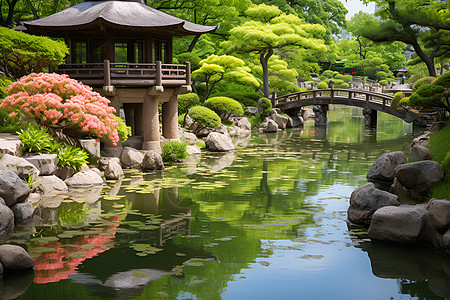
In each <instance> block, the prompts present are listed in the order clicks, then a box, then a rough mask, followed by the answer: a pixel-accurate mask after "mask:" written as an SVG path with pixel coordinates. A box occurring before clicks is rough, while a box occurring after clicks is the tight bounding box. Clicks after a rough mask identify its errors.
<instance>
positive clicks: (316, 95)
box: [274, 89, 393, 107]
mask: <svg viewBox="0 0 450 300" xmlns="http://www.w3.org/2000/svg"><path fill="white" fill-rule="evenodd" d="M324 97H326V98H331V102H332V101H333V99H334V98H339V99H345V98H347V99H349V100H350V99H353V100H355V99H356V100H361V101H366V102H378V103H380V104H382V105H383V107H385V106H390V104H391V101H392V98H393V96H391V95H386V94H383V93H376V92H370V91H365V90H354V89H321V90H308V91H302V92H297V93H292V94H288V95H284V96H280V97H277V98H276V99H275V103H274V105H277V104H281V103H287V102H291V101H297V100H301V99H304V98H312V99H313V100H316V99H320V98H324Z"/></svg>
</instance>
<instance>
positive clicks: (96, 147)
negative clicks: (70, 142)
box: [79, 139, 100, 158]
mask: <svg viewBox="0 0 450 300" xmlns="http://www.w3.org/2000/svg"><path fill="white" fill-rule="evenodd" d="M79 141H80V145H81V147H83V148H84V150H86V151H87V152H88V153H89V154H91V155H92V156H93V157H97V158H98V157H100V142H99V141H97V140H95V139H85V140H79Z"/></svg>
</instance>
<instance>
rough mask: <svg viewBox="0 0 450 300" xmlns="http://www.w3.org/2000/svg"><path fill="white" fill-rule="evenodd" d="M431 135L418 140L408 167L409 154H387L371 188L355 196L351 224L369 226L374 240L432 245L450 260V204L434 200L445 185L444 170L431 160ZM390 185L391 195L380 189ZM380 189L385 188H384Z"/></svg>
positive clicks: (378, 163) (371, 177)
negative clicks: (428, 145) (434, 188)
mask: <svg viewBox="0 0 450 300" xmlns="http://www.w3.org/2000/svg"><path fill="white" fill-rule="evenodd" d="M426 139H427V135H424V136H421V137H419V138H416V139H415V140H414V141H413V144H412V147H411V152H410V158H411V159H412V160H418V161H415V162H411V163H408V162H407V161H408V159H407V157H406V155H405V154H404V153H403V152H400V151H399V152H391V153H385V154H383V155H381V156H380V157H379V158H378V159H377V160H376V161H375V163H374V164H373V165H372V167H371V168H370V170H369V172H368V174H367V179H368V180H369V181H370V183H368V184H366V185H364V186H362V187H360V188H358V189H356V190H355V191H354V192H353V193H352V195H351V196H350V206H349V208H348V220H349V221H350V222H351V223H354V224H359V225H363V226H368V236H369V238H371V239H372V240H381V241H389V242H397V243H406V244H413V243H421V242H428V243H431V244H432V245H433V246H434V247H435V248H437V249H439V250H442V251H443V252H445V253H447V254H448V255H450V201H449V200H448V199H431V200H429V201H426V202H425V203H424V199H426V196H427V193H428V192H429V190H430V188H431V187H432V186H433V185H435V184H437V183H439V182H441V181H442V180H444V177H445V172H444V170H443V169H442V168H441V166H440V165H439V164H438V163H437V162H435V161H432V160H430V158H431V157H432V154H431V152H430V150H429V149H428V148H426V147H425V146H424V145H426ZM386 186H388V187H389V186H390V188H389V191H384V190H382V189H380V188H382V187H386ZM379 187H380V188H379Z"/></svg>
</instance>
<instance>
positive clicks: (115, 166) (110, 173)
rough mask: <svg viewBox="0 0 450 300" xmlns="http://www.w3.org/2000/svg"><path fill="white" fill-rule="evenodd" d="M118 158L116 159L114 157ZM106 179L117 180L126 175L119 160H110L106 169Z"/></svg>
mask: <svg viewBox="0 0 450 300" xmlns="http://www.w3.org/2000/svg"><path fill="white" fill-rule="evenodd" d="M112 158H116V157H112ZM104 172H105V178H106V179H108V180H117V179H119V178H120V177H122V176H123V175H124V173H123V170H122V166H121V165H120V162H119V160H118V159H117V158H116V159H110V160H109V161H108V163H107V165H106V167H105V168H104Z"/></svg>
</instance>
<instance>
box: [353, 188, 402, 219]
mask: <svg viewBox="0 0 450 300" xmlns="http://www.w3.org/2000/svg"><path fill="white" fill-rule="evenodd" d="M398 205H400V203H399V202H398V201H397V196H396V195H394V194H391V193H388V192H385V191H382V190H379V189H377V188H375V185H374V184H373V183H368V184H366V185H363V186H362V187H359V188H357V189H356V190H354V191H353V193H352V194H351V196H350V206H349V208H348V211H347V214H348V219H349V220H350V222H353V223H356V224H363V225H369V224H370V222H371V219H372V215H373V213H374V212H375V211H376V210H377V209H379V208H380V207H383V206H398Z"/></svg>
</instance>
